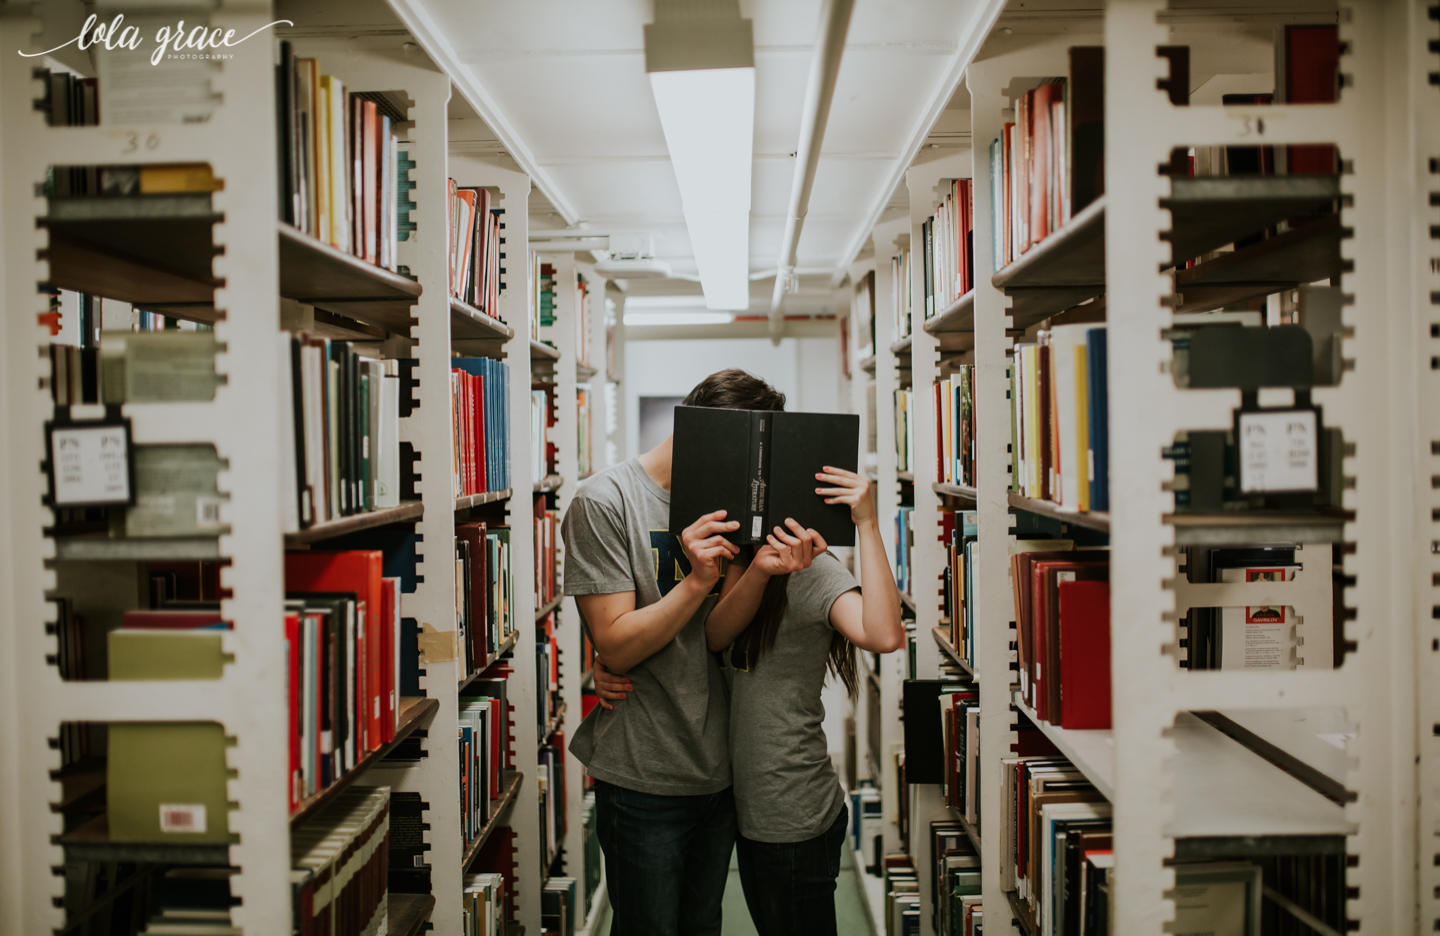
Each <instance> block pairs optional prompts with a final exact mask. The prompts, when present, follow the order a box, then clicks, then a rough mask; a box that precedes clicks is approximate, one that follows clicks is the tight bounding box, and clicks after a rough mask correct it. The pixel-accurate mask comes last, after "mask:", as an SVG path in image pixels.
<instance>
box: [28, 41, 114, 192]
mask: <svg viewBox="0 0 1440 936" xmlns="http://www.w3.org/2000/svg"><path fill="white" fill-rule="evenodd" d="M36 77H37V78H39V79H40V80H41V81H42V82H44V84H43V87H44V89H45V96H44V97H42V98H40V99H39V100H37V101H35V109H36V110H38V111H40V112H41V113H43V114H44V115H45V123H46V124H47V125H48V126H51V127H93V126H96V125H97V124H99V123H100V83H99V79H96V78H82V77H80V76H79V75H76V74H74V73H72V72H67V71H52V70H50V69H41V70H40V71H38V72H37V74H36ZM99 172H100V167H98V166H53V167H51V169H50V171H49V173H48V177H47V178H46V180H45V194H46V195H83V194H89V193H95V192H99V191H100V186H99V178H98V177H99Z"/></svg>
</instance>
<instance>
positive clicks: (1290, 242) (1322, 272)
mask: <svg viewBox="0 0 1440 936" xmlns="http://www.w3.org/2000/svg"><path fill="white" fill-rule="evenodd" d="M1343 233H1344V232H1343V231H1342V229H1341V227H1340V216H1339V215H1338V214H1332V215H1326V216H1324V217H1322V218H1319V219H1317V220H1314V221H1310V222H1307V223H1305V224H1303V225H1300V226H1299V227H1295V228H1292V229H1291V230H1289V231H1285V232H1284V233H1282V234H1278V235H1276V236H1275V237H1271V238H1267V239H1265V240H1262V241H1260V242H1258V243H1254V244H1250V245H1249V246H1247V247H1242V248H1240V249H1239V250H1235V251H1231V252H1229V253H1222V254H1220V255H1219V256H1217V257H1213V258H1211V259H1209V260H1206V261H1205V262H1203V263H1197V264H1196V265H1195V266H1193V267H1191V268H1190V269H1188V270H1176V271H1175V291H1176V292H1177V293H1178V294H1179V296H1180V302H1179V305H1178V306H1177V307H1176V311H1177V312H1190V311H1195V310H1203V309H1216V308H1219V307H1221V306H1223V305H1229V304H1232V303H1238V302H1242V301H1244V300H1246V299H1254V298H1256V297H1259V296H1268V295H1270V294H1271V293H1276V292H1280V291H1282V290H1285V289H1290V288H1293V287H1294V286H1295V285H1297V284H1299V283H1314V282H1317V281H1319V280H1323V279H1329V278H1332V277H1336V276H1339V275H1340V274H1341V273H1342V272H1343V270H1344V262H1343V261H1342V260H1341V257H1340V240H1341V237H1342V236H1343Z"/></svg>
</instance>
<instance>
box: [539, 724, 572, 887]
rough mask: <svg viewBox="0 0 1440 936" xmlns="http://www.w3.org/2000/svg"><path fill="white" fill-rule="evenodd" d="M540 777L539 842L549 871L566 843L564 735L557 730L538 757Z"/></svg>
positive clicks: (562, 731) (542, 746)
mask: <svg viewBox="0 0 1440 936" xmlns="http://www.w3.org/2000/svg"><path fill="white" fill-rule="evenodd" d="M536 764H537V771H538V774H539V777H540V843H541V845H542V847H543V848H544V851H543V852H542V853H541V857H543V858H544V860H545V867H546V868H549V867H550V866H551V865H553V864H554V863H555V859H556V858H558V857H559V856H560V846H561V845H563V844H564V842H565V830H566V819H565V798H566V795H567V793H568V791H567V789H566V785H565V732H564V730H558V731H556V732H555V734H554V735H553V736H552V737H550V738H549V739H547V740H546V742H545V743H544V744H542V745H541V746H540V751H539V755H538V758H537V762H536Z"/></svg>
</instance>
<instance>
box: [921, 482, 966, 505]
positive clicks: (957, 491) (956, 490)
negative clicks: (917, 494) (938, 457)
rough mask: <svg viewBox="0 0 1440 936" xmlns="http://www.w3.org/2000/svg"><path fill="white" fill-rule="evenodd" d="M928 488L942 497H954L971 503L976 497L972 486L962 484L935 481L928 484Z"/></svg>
mask: <svg viewBox="0 0 1440 936" xmlns="http://www.w3.org/2000/svg"><path fill="white" fill-rule="evenodd" d="M930 490H932V491H934V492H935V493H936V494H940V495H942V496H944V497H955V498H959V499H960V500H964V501H969V502H970V503H971V504H974V503H975V500H976V498H977V497H978V494H977V492H976V491H975V489H974V488H973V487H969V486H968V485H964V484H941V483H939V482H938V481H937V482H935V483H933V484H931V485H930Z"/></svg>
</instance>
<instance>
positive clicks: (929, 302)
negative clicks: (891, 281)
mask: <svg viewBox="0 0 1440 936" xmlns="http://www.w3.org/2000/svg"><path fill="white" fill-rule="evenodd" d="M942 184H944V185H945V186H946V187H947V191H946V192H945V197H944V198H943V199H942V200H941V202H940V204H939V205H937V206H936V207H935V213H934V214H933V215H931V216H930V217H929V218H926V219H925V221H924V223H923V224H922V226H921V234H922V236H923V238H924V243H925V257H924V278H925V317H926V318H927V319H928V318H930V317H931V316H933V315H937V314H939V313H940V312H943V311H944V310H945V308H946V307H947V306H949V305H951V304H952V303H954V302H955V301H956V300H958V299H959V298H960V297H961V296H963V295H965V294H966V293H968V292H969V291H970V290H971V289H973V288H975V230H974V228H975V201H974V195H973V192H972V191H971V186H972V183H971V180H969V179H951V180H950V181H948V182H945V183H942Z"/></svg>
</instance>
